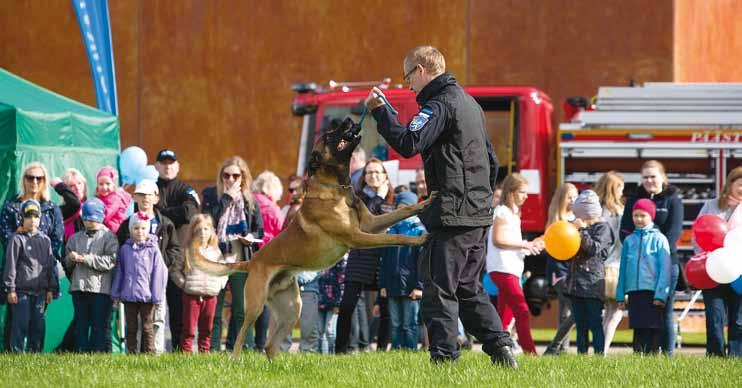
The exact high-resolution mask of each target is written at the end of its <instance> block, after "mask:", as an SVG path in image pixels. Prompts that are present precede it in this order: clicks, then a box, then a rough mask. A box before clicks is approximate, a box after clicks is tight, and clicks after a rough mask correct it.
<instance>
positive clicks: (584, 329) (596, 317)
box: [571, 297, 605, 354]
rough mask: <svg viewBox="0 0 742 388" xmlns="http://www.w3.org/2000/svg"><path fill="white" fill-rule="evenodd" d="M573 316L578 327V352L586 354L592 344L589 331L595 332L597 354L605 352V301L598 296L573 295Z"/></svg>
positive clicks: (594, 342) (594, 344)
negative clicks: (603, 313) (603, 316)
mask: <svg viewBox="0 0 742 388" xmlns="http://www.w3.org/2000/svg"><path fill="white" fill-rule="evenodd" d="M571 299H572V316H573V317H574V320H575V326H576V327H577V353H580V354H585V353H587V349H588V347H589V345H590V341H589V337H588V332H592V334H593V350H594V351H595V354H603V348H604V347H605V336H604V334H603V318H602V317H601V312H602V311H603V301H601V300H600V299H597V298H577V297H572V298H571Z"/></svg>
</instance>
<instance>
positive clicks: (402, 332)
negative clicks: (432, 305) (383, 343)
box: [388, 296, 420, 350]
mask: <svg viewBox="0 0 742 388" xmlns="http://www.w3.org/2000/svg"><path fill="white" fill-rule="evenodd" d="M388 301H389V317H390V319H391V326H392V328H391V331H392V349H399V348H403V349H409V350H417V337H418V332H417V326H418V325H417V317H418V315H419V313H420V301H419V300H412V299H410V298H409V297H407V296H393V297H390V298H388Z"/></svg>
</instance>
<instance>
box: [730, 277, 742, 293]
mask: <svg viewBox="0 0 742 388" xmlns="http://www.w3.org/2000/svg"><path fill="white" fill-rule="evenodd" d="M730 286H732V289H733V290H734V292H736V293H737V295H742V276H740V277H738V278H737V280H735V281H733V282H732V283H731V284H730Z"/></svg>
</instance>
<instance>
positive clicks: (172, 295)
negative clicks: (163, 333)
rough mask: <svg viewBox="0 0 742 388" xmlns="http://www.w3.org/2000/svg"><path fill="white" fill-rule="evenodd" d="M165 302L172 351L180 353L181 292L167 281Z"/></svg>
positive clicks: (181, 330) (181, 324)
mask: <svg viewBox="0 0 742 388" xmlns="http://www.w3.org/2000/svg"><path fill="white" fill-rule="evenodd" d="M165 299H166V300H167V310H168V323H169V324H170V338H171V340H172V344H173V351H174V352H177V351H180V336H181V335H182V334H183V291H182V290H181V289H180V288H179V287H178V286H176V285H175V283H173V281H172V280H170V279H168V281H167V288H166V289H165Z"/></svg>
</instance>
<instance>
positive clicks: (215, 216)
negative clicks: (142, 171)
mask: <svg viewBox="0 0 742 388" xmlns="http://www.w3.org/2000/svg"><path fill="white" fill-rule="evenodd" d="M353 158H354V162H353V163H354V164H355V166H360V167H358V168H357V170H356V171H353V174H352V175H353V176H354V179H353V187H354V190H355V191H356V193H357V195H358V197H359V199H360V200H362V201H363V202H364V203H365V204H366V206H367V207H368V208H369V210H370V211H371V212H372V213H374V214H383V213H386V212H389V211H391V210H393V209H394V208H396V207H399V206H408V205H412V204H415V203H417V202H418V201H420V200H422V199H424V198H426V197H427V192H426V190H425V188H426V185H425V182H424V175H423V174H418V176H417V179H416V182H415V186H416V191H417V193H415V192H413V191H411V190H410V189H409V187H407V186H405V185H402V186H398V187H396V188H394V187H392V185H391V182H390V181H389V177H388V174H387V171H386V169H385V167H384V164H383V163H382V162H381V161H380V160H379V159H376V158H370V159H368V160H365V153H364V152H363V150H362V149H361V148H359V149H358V150H357V151H356V152H355V153H354V155H353ZM156 166H157V169H158V171H159V172H160V178H159V179H158V180H157V181H156V182H155V181H151V180H142V181H140V182H139V183H138V184H136V185H135V186H126V187H118V185H117V183H118V174H117V171H116V170H115V169H113V168H111V167H103V168H101V169H100V171H99V172H98V174H97V177H96V186H95V194H94V195H93V196H91V197H90V198H89V197H88V188H87V182H86V181H85V179H84V177H83V176H82V174H81V173H80V172H79V171H77V170H75V169H73V168H71V169H69V170H68V171H67V173H66V174H65V175H64V176H63V177H62V178H61V179H54V178H51V177H49V176H48V173H47V170H46V168H45V167H44V165H42V164H40V163H31V164H29V165H28V166H26V167H25V168H24V169H23V174H22V177H23V178H22V179H23V183H22V185H21V191H20V193H19V194H18V195H17V196H16V197H14V198H12V199H9V200H8V201H7V202H6V203H5V204H4V206H3V210H2V214H0V230H1V231H2V236H1V237H2V242H3V244H4V246H5V258H6V259H5V266H4V269H3V292H4V293H5V296H4V299H5V300H6V301H7V303H8V304H9V306H10V308H9V309H8V317H7V321H6V322H8V325H6V331H5V336H4V337H5V338H4V344H5V348H6V349H9V350H11V351H15V352H22V351H31V352H35V351H40V350H41V348H42V344H43V339H44V328H45V325H44V312H45V310H46V305H48V304H49V303H52V301H53V299H54V298H56V297H58V296H59V292H60V291H59V279H60V278H59V276H60V274H59V273H58V271H57V265H56V263H61V268H63V270H64V274H65V275H66V276H67V279H68V280H69V293H70V294H71V296H72V299H73V304H74V319H73V323H72V325H71V328H70V330H69V335H68V336H67V339H66V341H67V342H69V343H68V347H67V350H75V351H79V352H106V351H111V347H112V342H115V341H112V339H111V337H114V338H115V337H116V333H114V335H112V315H113V313H114V312H115V311H117V310H118V309H119V303H121V304H122V306H123V308H122V310H123V311H124V314H123V315H124V316H125V319H123V318H119V319H121V320H122V322H121V323H123V324H124V325H125V328H126V330H125V336H124V337H125V343H126V349H127V352H129V353H136V352H140V351H141V352H149V353H161V352H164V351H166V344H165V331H166V327H169V332H170V338H171V346H170V349H172V350H173V351H180V350H182V351H184V352H191V351H193V348H194V347H197V349H198V351H199V352H209V351H220V350H223V349H231V348H232V346H233V344H234V341H235V338H236V334H237V331H238V330H239V328H240V327H241V326H242V321H243V320H244V306H243V297H244V294H243V286H244V283H245V280H246V277H247V276H249V275H248V274H233V275H231V276H229V277H220V276H212V275H209V274H207V273H204V272H202V271H200V270H199V269H196V268H192V267H191V266H190V264H189V263H190V261H189V257H193V255H201V256H203V257H205V258H207V259H208V260H212V261H216V262H226V261H227V260H249V258H250V256H251V255H252V254H254V252H255V251H256V250H258V249H260V247H261V246H263V245H264V244H266V243H268V242H269V241H270V240H271V239H272V238H273V237H274V236H275V235H277V234H278V233H280V231H281V230H282V228H283V227H284V226H285V225H286V224H287V223H288V222H290V221H291V219H292V218H293V215H294V214H295V213H296V212H297V211H298V209H299V207H300V206H301V199H302V195H303V192H302V190H303V187H304V185H303V179H302V178H301V177H297V176H292V177H290V178H289V179H288V185H287V187H288V188H289V190H288V191H289V196H288V201H287V204H286V206H284V207H283V209H282V208H281V207H279V205H278V203H279V202H280V200H281V199H282V196H283V185H282V183H281V180H280V179H279V178H278V177H277V176H276V175H275V174H273V173H272V172H270V171H265V172H263V173H261V174H260V175H258V176H257V177H256V178H255V179H254V180H253V179H252V176H251V173H250V169H249V168H248V166H247V164H246V162H245V161H244V160H243V159H241V158H239V157H233V158H230V159H228V160H226V161H225V162H224V163H223V164H222V166H221V168H220V170H219V173H218V180H217V182H216V185H215V186H213V187H209V188H207V189H205V190H204V191H203V193H202V194H201V195H200V196H199V195H198V194H197V193H196V191H195V190H193V189H192V188H191V187H190V186H188V185H187V184H185V183H184V182H182V181H180V180H178V179H177V174H178V171H179V165H178V161H177V158H176V156H175V153H174V152H173V151H172V150H163V151H161V152H160V153H159V154H158V157H157V162H156ZM640 172H641V176H642V182H641V184H640V185H639V186H638V188H637V189H636V192H635V193H633V194H632V195H630V196H628V198H626V199H624V198H623V193H624V182H623V179H622V177H621V175H620V174H618V173H616V172H613V171H609V172H607V173H605V174H604V175H603V176H602V177H601V178H600V179H599V180H598V182H597V183H596V184H595V187H593V188H591V189H586V190H583V191H582V192H579V191H578V189H577V187H576V186H574V185H573V184H570V183H565V184H563V185H562V186H560V187H558V188H557V189H556V190H555V192H554V195H553V198H552V202H551V205H550V207H549V214H548V222H547V225H546V226H548V225H549V224H551V223H554V222H556V221H567V222H570V223H572V224H574V225H575V226H576V227H577V228H578V230H579V232H580V237H581V245H580V250H579V251H578V253H577V255H575V257H574V258H572V259H571V260H568V261H563V260H556V259H554V258H549V259H548V264H547V268H546V272H547V277H548V280H549V285H550V286H551V287H552V289H553V290H554V291H555V292H556V295H557V296H558V301H559V319H560V322H559V327H558V330H557V332H556V335H555V337H554V339H553V341H552V342H551V343H550V344H549V345H548V346H547V349H546V351H545V354H559V353H561V352H562V351H564V350H565V349H566V348H567V347H568V346H569V345H568V338H569V333H570V331H571V330H572V329H573V328H576V334H577V351H578V352H579V353H587V352H588V347H589V345H590V344H592V347H593V351H594V353H596V354H602V353H606V352H608V350H609V348H610V346H611V342H612V339H613V336H614V334H615V332H616V329H617V327H618V325H619V324H620V322H621V320H622V318H623V316H624V313H623V310H624V309H626V310H628V317H629V327H630V328H632V329H633V330H634V344H633V346H634V350H635V351H637V352H642V353H652V352H658V351H662V352H663V353H665V354H668V355H671V354H672V353H673V351H674V347H675V346H674V337H675V333H674V328H675V325H674V320H673V315H672V314H673V309H672V306H673V299H672V298H673V294H674V290H675V285H676V282H677V277H678V272H679V269H678V262H677V240H678V237H679V235H680V230H681V227H682V220H683V207H682V203H681V201H680V198H679V197H678V195H677V189H675V188H674V187H673V186H670V185H669V184H668V181H667V177H666V173H665V171H664V166H663V165H662V164H660V163H659V162H657V161H647V162H646V163H645V164H644V165H643V166H642V168H641V171H640ZM47 181H48V182H49V183H48V184H47ZM527 187H528V182H527V181H526V179H525V178H524V177H523V176H521V175H519V174H517V173H513V174H510V175H508V176H507V177H505V179H504V180H503V182H502V183H501V185H499V186H498V189H497V192H496V195H495V197H494V198H495V200H494V201H493V204H492V205H493V208H494V216H493V226H492V228H491V230H490V231H489V234H488V249H487V256H486V273H487V275H486V276H489V277H490V279H491V280H492V282H493V283H494V284H495V285H496V286H497V290H498V295H497V297H496V298H494V300H496V304H495V305H494V307H495V308H496V309H497V311H498V313H499V314H500V316H501V317H502V323H503V327H506V328H507V327H510V326H514V328H515V334H516V335H517V341H518V343H519V345H520V348H521V349H522V351H523V352H524V353H527V354H535V353H536V347H535V344H534V341H533V339H532V336H531V329H530V322H529V320H530V318H529V317H530V315H529V309H528V304H527V301H526V298H525V295H524V291H523V288H522V280H523V276H524V263H525V260H527V257H528V256H533V255H538V254H541V253H542V251H543V252H544V253H545V251H544V243H543V239H541V238H536V239H535V240H532V241H526V240H524V239H523V238H522V234H521V231H520V211H519V209H520V206H521V205H522V204H523V203H524V201H525V200H526V198H527V196H528V195H527ZM50 188H53V189H54V190H55V191H56V192H57V193H58V194H59V195H60V197H61V198H62V202H61V203H60V204H55V203H54V202H53V201H51V200H50V196H49V189H50ZM130 193H131V194H130ZM740 200H742V168H739V167H738V168H736V169H734V170H732V171H731V173H730V174H729V176H728V177H727V184H726V186H725V187H724V190H723V191H722V193H721V195H720V196H719V198H717V199H713V200H709V201H708V202H707V203H706V204H705V205H704V207H703V209H702V211H701V212H700V213H699V216H701V215H704V214H714V215H718V216H719V217H722V218H723V219H725V220H728V219H729V218H730V217H731V216H732V214H733V213H734V209H735V208H736V206H737V204H738V203H739V201H740ZM625 208H630V209H631V210H630V211H625V210H624V209H625ZM425 232H426V231H425V227H424V226H423V225H422V223H421V222H420V219H418V218H417V217H412V218H410V219H407V220H404V221H402V222H400V223H399V224H397V225H394V226H393V227H392V228H390V230H389V231H388V233H396V234H405V235H421V234H423V233H425ZM419 254H420V249H419V248H416V247H387V248H380V249H372V250H351V251H350V252H349V254H348V255H347V256H346V257H344V258H343V259H342V260H341V261H340V262H338V263H337V264H336V265H335V266H333V267H332V268H329V269H327V270H325V271H320V272H311V271H310V272H304V273H301V274H300V275H299V276H297V281H298V283H299V286H300V288H301V296H302V302H303V309H302V313H301V319H300V333H301V339H300V346H299V348H300V350H301V351H307V352H321V353H347V352H351V351H366V350H370V349H371V346H370V345H371V342H373V339H374V338H375V339H376V348H377V349H387V348H391V349H407V350H417V349H418V348H419V347H420V346H421V344H422V346H425V345H426V343H427V338H426V337H427V334H426V330H425V326H424V325H422V324H421V320H420V317H419V315H420V300H421V299H422V297H423V286H422V279H421V277H420V275H418V256H419ZM547 255H548V254H547ZM227 291H229V293H230V294H231V299H230V304H229V305H230V312H231V314H230V316H229V319H228V320H226V322H228V323H227V325H228V326H227V328H226V330H224V331H226V341H224V343H223V341H222V332H223V328H222V322H223V321H225V320H224V319H223V310H224V305H225V296H226V294H227ZM703 294H704V300H705V302H706V310H707V311H706V312H707V337H708V342H707V351H708V354H713V355H725V354H729V355H733V356H739V355H740V341H742V338H740V331H739V330H740V328H739V321H740V320H739V315H740V314H742V312H741V311H742V309H740V303H742V301H741V300H742V298H740V296H739V295H737V294H736V293H734V292H733V291H731V289H730V287H729V286H728V285H719V286H717V287H716V288H714V289H710V290H705V291H704V292H703ZM166 316H167V317H169V319H168V322H167V325H166V322H165V320H166ZM725 318H726V319H725ZM269 320H270V311H269V310H268V309H267V308H266V309H265V310H264V312H263V314H262V315H261V317H260V318H259V319H258V321H257V322H256V325H255V328H254V331H252V332H251V333H250V335H249V340H248V345H247V346H248V347H250V348H252V349H256V350H258V351H260V350H261V349H262V348H263V347H264V346H265V341H266V334H267V330H268V326H269V325H268V322H269ZM513 321H514V324H512V322H513ZM725 324H726V325H728V326H729V340H728V345H725V340H724V330H723V328H724V325H725ZM116 325H117V323H116V322H115V320H114V322H113V326H114V327H115V326H116ZM194 339H195V340H196V345H195V346H194V344H193V342H194ZM284 345H285V346H284V347H283V349H284V350H288V348H289V347H290V345H291V338H287V340H286V342H285V344H284Z"/></svg>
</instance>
